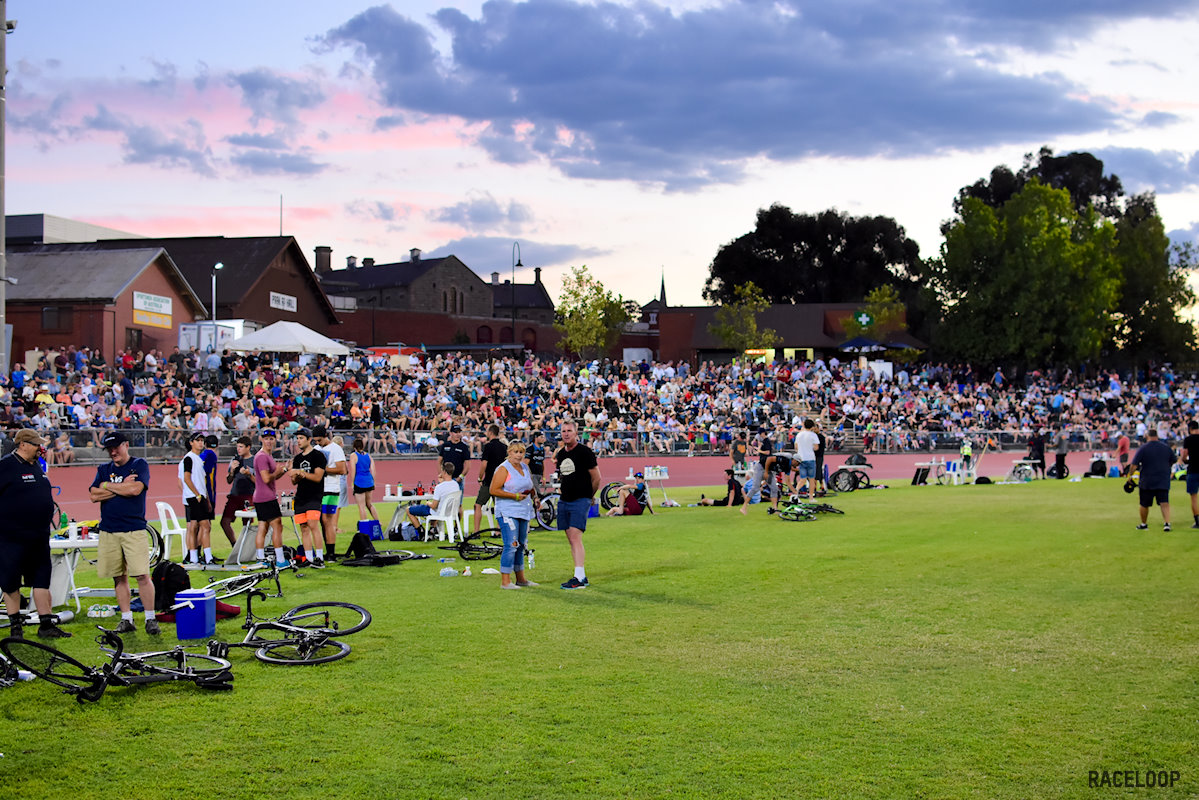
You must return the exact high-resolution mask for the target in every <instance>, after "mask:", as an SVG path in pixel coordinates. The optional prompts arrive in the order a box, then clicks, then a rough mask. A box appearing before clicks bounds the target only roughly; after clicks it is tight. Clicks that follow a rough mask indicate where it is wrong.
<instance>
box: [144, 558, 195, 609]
mask: <svg viewBox="0 0 1199 800" xmlns="http://www.w3.org/2000/svg"><path fill="white" fill-rule="evenodd" d="M150 580H151V581H152V582H153V583H154V611H155V612H166V611H169V610H170V609H171V606H173V605H175V595H177V594H178V593H179V592H183V591H186V590H188V589H190V588H192V579H191V576H189V575H188V574H187V570H185V569H184V568H183V565H182V564H176V563H175V562H174V561H163V562H162V563H161V564H159V565H158V566H157V567H155V568H154V571H153V572H152V573H150Z"/></svg>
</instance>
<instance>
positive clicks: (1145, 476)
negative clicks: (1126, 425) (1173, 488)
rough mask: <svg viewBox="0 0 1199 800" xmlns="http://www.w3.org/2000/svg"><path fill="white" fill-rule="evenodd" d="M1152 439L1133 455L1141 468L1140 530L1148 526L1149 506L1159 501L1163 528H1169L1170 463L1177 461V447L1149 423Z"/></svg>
mask: <svg viewBox="0 0 1199 800" xmlns="http://www.w3.org/2000/svg"><path fill="white" fill-rule="evenodd" d="M1148 439H1149V441H1147V442H1145V444H1143V445H1141V448H1140V449H1139V450H1137V453H1136V455H1135V456H1133V457H1132V466H1133V469H1139V470H1140V472H1141V480H1140V501H1141V502H1140V513H1141V524H1140V525H1137V530H1140V531H1143V530H1145V529H1146V528H1148V527H1149V507H1150V506H1152V505H1153V503H1154V501H1156V502H1157V506H1158V510H1159V511H1161V512H1162V522H1164V523H1165V525H1164V527H1163V528H1162V529H1163V530H1166V531H1168V530H1170V466H1171V465H1172V464H1173V463H1174V451H1173V450H1171V449H1170V446H1169V445H1168V444H1166V443H1165V442H1163V441H1162V440H1161V439H1159V438H1158V437H1157V428H1156V427H1153V426H1150V428H1149V433H1148Z"/></svg>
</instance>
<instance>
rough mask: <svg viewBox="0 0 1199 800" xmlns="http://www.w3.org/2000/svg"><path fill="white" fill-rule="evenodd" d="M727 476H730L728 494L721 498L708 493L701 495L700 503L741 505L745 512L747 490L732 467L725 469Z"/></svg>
mask: <svg viewBox="0 0 1199 800" xmlns="http://www.w3.org/2000/svg"><path fill="white" fill-rule="evenodd" d="M724 474H725V477H727V478H728V494H726V495H725V496H724V497H721V498H719V499H715V500H714V499H712V498H710V497H707V496H706V495H703V494H701V495H700V496H699V504H700V505H701V506H728V507H729V508H732V507H733V506H741V513H742V514H744V513H745V507H746V502H745V492H744V491H743V490H742V489H741V482H740V481H738V480H737V478H736V477H735V473H734V472H733V471H732V470H731V469H726V470H725V471H724Z"/></svg>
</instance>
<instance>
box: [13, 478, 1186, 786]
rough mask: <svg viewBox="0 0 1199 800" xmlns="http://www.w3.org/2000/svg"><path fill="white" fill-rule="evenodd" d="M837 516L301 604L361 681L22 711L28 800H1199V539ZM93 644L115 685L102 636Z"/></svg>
mask: <svg viewBox="0 0 1199 800" xmlns="http://www.w3.org/2000/svg"><path fill="white" fill-rule="evenodd" d="M698 491H699V490H694V491H693V492H690V493H688V492H687V491H686V490H680V491H678V492H677V496H676V499H679V500H680V501H682V502H687V501H688V500H694V499H695V498H696V497H697V496H698ZM675 494H676V492H675V490H672V495H675ZM1175 499H1176V500H1178V501H1181V502H1180V503H1179V504H1178V505H1177V506H1176V508H1177V510H1179V511H1182V512H1186V511H1187V510H1188V509H1186V508H1185V495H1183V493H1182V492H1181V491H1180V490H1176V492H1175ZM834 502H835V503H836V504H838V505H840V506H841V507H842V508H844V509H845V510H846V514H845V515H844V516H842V517H826V518H822V519H820V520H819V521H817V522H814V523H786V522H782V521H780V520H777V519H775V518H772V517H769V516H767V515H766V514H765V511H764V509H763V507H762V506H756V507H754V508H753V510H752V514H751V516H750V517H749V518H745V517H742V516H741V515H739V514H737V513H735V512H730V511H728V510H726V509H705V508H679V509H668V510H664V511H662V512H661V513H660V514H659V515H658V516H655V517H644V518H638V519H617V520H607V519H604V520H593V521H592V527H591V528H590V529H589V530H588V532H587V534H586V536H585V540H586V543H587V546H588V567H589V574H590V577H591V580H592V583H593V585H592V587H591V588H588V589H585V590H581V591H575V592H565V591H562V590H561V589H559V588H558V586H557V585H558V583H560V582H561V581H563V580H565V579H566V578H567V577H568V576H569V575H570V569H569V553H568V551H567V548H566V545H565V541H564V539H563V538H562V537H561V535H560V534H557V533H552V534H551V533H537V534H534V537H533V538H534V546H535V547H536V550H537V569H536V570H535V571H533V572H532V573H530V574H531V575H532V577H533V578H534V579H536V580H539V581H541V582H542V584H543V586H542V587H541V588H539V589H531V590H525V591H519V592H501V591H500V590H499V589H498V588H497V587H498V584H499V580H498V577H497V576H480V575H479V572H480V570H481V569H482V567H483V566H486V565H485V564H480V563H475V564H474V565H473V568H474V572H475V576H474V577H471V578H441V577H438V575H437V572H438V569H439V567H440V566H441V565H439V564H437V563H436V562H435V561H431V560H429V561H422V562H410V563H406V564H402V565H399V566H395V567H388V568H384V569H375V570H367V569H351V568H344V567H332V568H329V569H327V570H325V571H324V572H317V571H311V570H310V571H308V572H307V573H306V576H305V577H304V578H303V579H297V578H295V577H293V576H288V579H287V580H286V582H285V584H284V589H285V592H286V593H287V596H286V598H284V599H281V600H272V601H269V603H267V604H264V605H263V608H262V610H263V611H271V612H278V611H282V610H285V609H287V608H290V607H291V606H292V605H295V604H298V603H300V602H305V601H309V600H333V599H337V600H348V601H351V602H356V603H360V604H362V605H365V606H366V607H367V608H369V609H370V610H371V611H372V612H373V614H374V620H375V621H374V623H373V624H372V626H371V627H370V628H368V629H367V630H366V631H364V632H362V633H359V634H355V635H354V636H352V637H348V638H347V641H348V642H349V643H350V644H352V645H353V648H354V652H353V653H352V654H351V655H350V657H349V658H347V659H345V660H344V661H341V662H337V663H335V664H331V665H327V666H321V667H312V668H284V667H271V666H267V665H264V664H260V663H258V662H257V661H255V660H254V659H253V657H252V655H251V654H250V653H249V652H248V651H235V652H234V654H233V655H232V657H231V659H232V660H233V661H234V663H235V672H236V676H237V679H236V689H235V691H233V692H232V693H217V694H208V693H204V692H202V691H198V690H196V689H194V688H191V687H189V686H151V687H146V688H143V689H141V690H126V689H117V690H113V691H111V692H110V693H109V694H107V695H106V696H105V697H104V698H103V699H102V700H101V701H100V702H99V703H97V704H95V705H90V706H87V707H83V706H79V705H77V704H76V703H75V702H74V701H73V700H71V699H70V698H68V697H67V696H65V695H62V694H59V693H58V692H57V691H56V690H55V689H54V687H52V686H49V685H46V684H44V683H42V682H40V681H34V682H30V683H23V684H20V685H18V686H16V687H14V688H12V689H8V690H4V691H0V714H2V721H0V742H2V744H0V751H2V752H3V753H4V756H3V758H2V759H0V776H3V781H4V784H5V785H6V787H7V790H6V792H5V795H6V796H9V797H28V798H58V797H64V798H73V799H75V800H82V798H89V797H96V796H101V794H102V795H103V796H106V797H112V798H126V797H129V798H158V797H163V798H166V797H179V796H189V797H220V798H240V797H247V798H249V797H263V796H278V797H288V798H309V797H311V798H320V799H321V800H328V798H336V797H371V798H392V797H413V798H429V797H433V798H442V797H449V798H454V797H470V798H476V797H509V798H526V797H542V798H559V797H568V796H589V797H629V798H658V797H697V798H709V797H727V798H746V797H762V798H779V797H822V798H823V797H828V798H842V797H844V798H916V797H920V798H939V797H944V798H963V797H979V798H1052V797H1094V796H1096V795H1097V793H1099V796H1111V793H1112V791H1111V790H1106V791H1105V790H1102V789H1094V788H1089V787H1088V785H1087V784H1088V773H1089V771H1091V770H1109V771H1112V770H1126V769H1128V770H1140V771H1141V772H1142V775H1143V774H1144V773H1145V771H1147V770H1151V769H1153V770H1163V769H1164V770H1178V771H1179V772H1180V778H1179V780H1178V782H1177V783H1176V785H1175V786H1174V787H1173V789H1166V790H1161V789H1153V790H1149V789H1140V790H1136V789H1133V790H1116V792H1117V793H1121V794H1124V793H1128V792H1130V791H1131V792H1132V793H1138V794H1140V793H1150V794H1151V796H1154V797H1193V796H1199V770H1197V769H1196V767H1195V765H1196V764H1199V742H1197V734H1199V706H1197V703H1196V701H1197V700H1199V685H1197V679H1199V671H1197V668H1196V663H1197V659H1196V656H1197V655H1199V644H1197V642H1199V635H1197V634H1199V624H1197V623H1196V613H1197V610H1199V581H1197V579H1196V564H1197V561H1199V531H1192V530H1191V529H1190V515H1189V513H1184V514H1182V515H1180V518H1178V519H1177V520H1176V522H1177V523H1178V524H1177V525H1176V530H1175V532H1174V533H1170V534H1163V533H1162V531H1161V525H1160V521H1159V518H1158V517H1157V512H1156V511H1154V517H1153V518H1152V520H1153V521H1154V523H1155V524H1153V526H1152V528H1151V530H1150V531H1147V532H1141V531H1135V530H1134V529H1133V525H1134V523H1135V521H1136V518H1135V500H1134V499H1133V498H1131V497H1130V496H1129V495H1126V494H1124V493H1123V492H1122V491H1120V483H1119V482H1117V481H1112V480H1108V481H1102V480H1096V481H1084V482H1082V483H1074V484H1071V483H1056V482H1049V483H1034V484H1030V485H1020V486H970V487H926V488H919V489H913V488H910V487H897V488H894V489H889V490H878V491H861V492H857V493H855V494H852V495H848V496H842V497H839V498H837V499H836V500H834ZM349 526H350V522H349V521H348V520H346V521H345V522H343V527H349ZM418 547H419V549H422V550H427V551H428V552H432V553H437V554H438V555H443V553H441V552H440V551H437V550H436V549H435V548H434V547H433V545H431V544H430V545H420V546H418ZM493 565H494V566H498V562H497V563H495V564H493ZM458 566H462V562H460V561H459V562H458ZM81 577H82V580H81V583H88V582H92V583H93V585H94V576H87V575H81ZM199 580H202V579H201V578H199V577H198V576H196V575H193V582H194V583H198V582H199ZM139 623H140V617H139ZM239 624H240V623H239V622H234V621H228V622H222V623H219V624H218V629H217V632H218V636H223V637H225V638H232V637H236V636H237V635H238V633H239V630H238V625H239ZM69 629H70V630H72V631H74V632H75V634H76V636H75V638H74V639H72V640H70V642H69V643H68V646H67V647H66V648H65V649H67V650H68V651H69V652H71V653H72V654H74V655H76V656H77V657H80V658H82V659H83V660H85V661H86V662H89V663H97V662H99V660H100V658H99V652H98V649H97V648H96V646H95V644H94V643H93V641H92V637H91V636H90V634H89V633H88V621H87V620H86V619H80V620H79V621H77V622H74V623H71V624H70V626H69ZM131 638H132V645H133V648H134V649H136V648H137V647H138V646H142V647H147V646H148V643H149V637H146V636H145V635H140V636H137V637H131ZM163 640H164V641H171V638H168V637H166V636H164V637H163ZM1142 779H1143V778H1142Z"/></svg>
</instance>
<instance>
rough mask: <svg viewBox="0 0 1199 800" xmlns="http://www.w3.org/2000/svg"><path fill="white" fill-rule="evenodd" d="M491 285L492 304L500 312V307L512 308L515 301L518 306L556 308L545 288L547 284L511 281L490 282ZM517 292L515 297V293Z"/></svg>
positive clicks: (551, 309)
mask: <svg viewBox="0 0 1199 800" xmlns="http://www.w3.org/2000/svg"><path fill="white" fill-rule="evenodd" d="M488 285H489V286H490V287H491V296H492V305H493V307H494V308H495V310H496V311H497V312H498V311H499V310H500V309H502V308H503V309H508V310H511V309H512V305H513V303H514V302H515V305H516V307H517V308H546V309H549V310H550V311H553V310H554V301H553V300H552V299H550V293H549V292H547V291H546V290H545V284H544V283H541V282H540V281H537V282H536V283H518V284H516V285H515V287H514V286H513V284H512V282H511V281H504V282H503V283H492V284H488ZM514 294H515V298H513V295H514Z"/></svg>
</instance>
